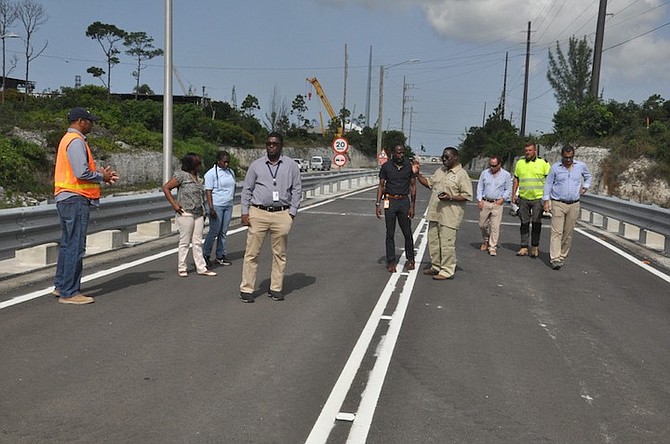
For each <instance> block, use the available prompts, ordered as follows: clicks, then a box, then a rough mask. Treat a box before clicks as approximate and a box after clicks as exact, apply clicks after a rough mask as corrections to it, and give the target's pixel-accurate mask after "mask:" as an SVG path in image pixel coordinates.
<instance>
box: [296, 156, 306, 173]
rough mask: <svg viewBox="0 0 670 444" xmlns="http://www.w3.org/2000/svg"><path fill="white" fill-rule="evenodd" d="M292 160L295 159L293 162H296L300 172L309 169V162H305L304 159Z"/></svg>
mask: <svg viewBox="0 0 670 444" xmlns="http://www.w3.org/2000/svg"><path fill="white" fill-rule="evenodd" d="M293 160H295V163H297V164H298V166H299V167H300V172H303V171H308V170H309V162H307V161H306V160H305V159H293Z"/></svg>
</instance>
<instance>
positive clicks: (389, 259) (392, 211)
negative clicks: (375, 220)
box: [384, 197, 414, 265]
mask: <svg viewBox="0 0 670 444" xmlns="http://www.w3.org/2000/svg"><path fill="white" fill-rule="evenodd" d="M389 203H390V206H389V208H388V209H385V210H384V220H385V221H386V264H387V265H390V264H395V263H396V262H397V261H396V257H395V238H394V236H395V222H396V220H397V221H398V225H399V226H400V231H402V234H403V236H405V257H406V258H407V260H408V261H409V260H414V239H413V238H412V221H411V219H410V218H409V217H408V214H409V197H406V198H405V199H401V200H396V199H389Z"/></svg>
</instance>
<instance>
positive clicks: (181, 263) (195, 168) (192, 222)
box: [163, 153, 216, 277]
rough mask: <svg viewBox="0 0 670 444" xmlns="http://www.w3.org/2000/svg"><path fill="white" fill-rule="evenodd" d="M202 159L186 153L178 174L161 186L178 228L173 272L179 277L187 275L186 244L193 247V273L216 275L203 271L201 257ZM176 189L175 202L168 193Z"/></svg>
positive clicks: (205, 265) (202, 224) (203, 261)
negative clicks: (174, 269) (177, 249)
mask: <svg viewBox="0 0 670 444" xmlns="http://www.w3.org/2000/svg"><path fill="white" fill-rule="evenodd" d="M201 167H202V160H201V159H200V156H199V155H198V154H196V153H188V154H186V155H185V156H184V157H183V158H182V160H181V171H175V172H174V175H173V176H172V178H171V179H170V180H168V181H167V182H166V183H165V185H163V193H165V197H166V199H167V200H168V202H170V205H172V208H174V210H175V212H176V213H177V215H176V221H177V227H178V228H179V254H178V262H177V270H178V272H179V276H181V277H186V276H188V271H187V268H186V256H187V255H188V250H189V244H192V245H193V261H194V262H195V270H196V272H197V273H198V274H199V275H202V276H216V273H215V272H213V271H211V270H208V269H207V264H206V263H205V259H204V257H203V256H202V231H203V228H204V226H205V219H204V213H205V209H204V205H203V195H202V179H201V178H200V176H199V174H198V173H199V171H200V169H201ZM174 188H177V199H176V200H175V198H174V197H173V196H172V190H173V189H174Z"/></svg>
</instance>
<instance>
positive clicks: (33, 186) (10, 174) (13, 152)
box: [0, 136, 52, 192]
mask: <svg viewBox="0 0 670 444" xmlns="http://www.w3.org/2000/svg"><path fill="white" fill-rule="evenodd" d="M51 169H52V166H51V164H50V162H48V160H47V156H46V153H45V152H44V150H43V149H42V148H41V147H39V146H37V145H35V144H32V143H27V142H22V141H20V140H17V139H9V138H6V137H2V136H0V183H1V184H2V186H3V187H4V188H5V189H6V190H9V191H14V192H28V191H33V192H47V191H48V190H49V187H50V186H51V181H50V177H51V174H52V171H51Z"/></svg>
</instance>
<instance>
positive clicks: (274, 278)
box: [240, 207, 293, 293]
mask: <svg viewBox="0 0 670 444" xmlns="http://www.w3.org/2000/svg"><path fill="white" fill-rule="evenodd" d="M249 223H250V224H251V226H250V227H249V230H248V232H247V247H246V250H245V252H244V263H243V264H242V283H241V284H240V291H241V292H242V293H253V292H254V289H255V288H256V271H257V270H258V255H259V253H260V251H261V247H262V246H263V241H264V240H265V235H266V234H267V233H270V239H271V242H272V275H271V277H270V291H282V287H283V283H284V269H285V268H286V244H287V241H288V233H289V231H291V225H292V224H293V218H292V217H291V215H290V214H289V213H288V210H286V211H275V212H270V211H265V210H261V209H259V208H256V207H250V208H249Z"/></svg>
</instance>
